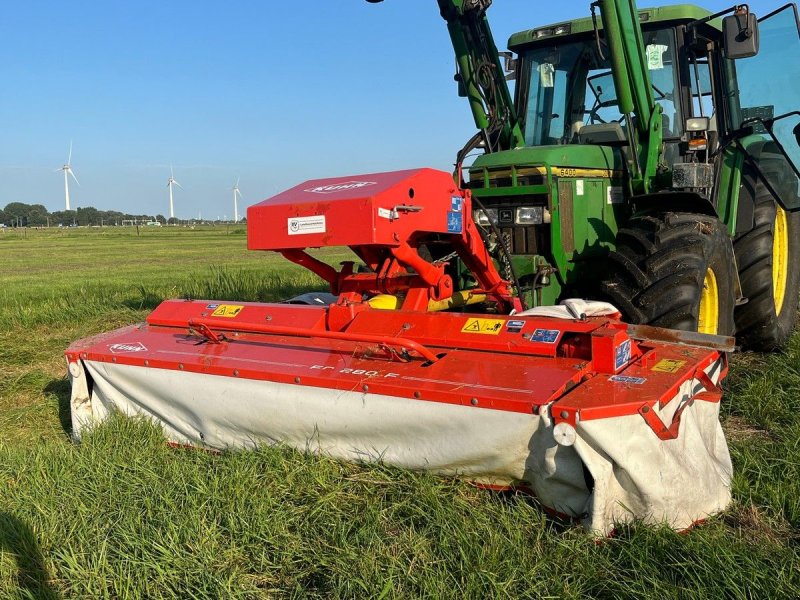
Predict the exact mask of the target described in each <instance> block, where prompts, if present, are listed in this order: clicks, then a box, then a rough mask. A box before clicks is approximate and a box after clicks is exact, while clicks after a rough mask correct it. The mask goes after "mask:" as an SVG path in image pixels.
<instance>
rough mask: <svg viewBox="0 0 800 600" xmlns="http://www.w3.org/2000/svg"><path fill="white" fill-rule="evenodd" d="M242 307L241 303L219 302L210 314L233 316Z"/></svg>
mask: <svg viewBox="0 0 800 600" xmlns="http://www.w3.org/2000/svg"><path fill="white" fill-rule="evenodd" d="M243 308H244V306H242V305H241V304H220V305H219V306H218V307H217V308H216V309H214V312H213V313H211V316H212V317H228V318H230V317H235V316H236V315H238V314H239V313H240V312H242V309H243Z"/></svg>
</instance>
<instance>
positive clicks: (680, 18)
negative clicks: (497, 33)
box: [508, 4, 722, 52]
mask: <svg viewBox="0 0 800 600" xmlns="http://www.w3.org/2000/svg"><path fill="white" fill-rule="evenodd" d="M710 14H711V12H710V11H708V10H706V9H704V8H700V7H699V6H693V5H691V4H679V5H676V6H663V7H660V8H644V9H642V10H640V11H639V21H640V23H642V25H649V24H653V23H659V24H663V25H668V24H672V22H676V23H679V22H689V21H696V20H698V19H702V18H705V17H707V16H708V15H710ZM567 24H569V26H570V33H569V34H562V35H559V36H555V35H545V36H543V37H539V38H537V37H536V32H537V31H540V30H542V29H555V28H556V27H558V26H559V25H567ZM709 24H710V25H711V26H713V27H715V28H716V29H721V27H722V22H721V21H720V20H719V19H717V20H714V21H711V22H710V23H709ZM600 25H601V23H600V20H599V19H598V26H600ZM601 28H602V27H601ZM592 31H594V27H593V26H592V19H591V17H585V18H581V19H576V20H574V21H565V22H562V23H554V24H553V25H542V26H539V27H535V28H533V29H527V30H525V31H520V32H519V33H515V34H514V35H512V36H511V37H510V38H509V40H508V47H509V48H510V49H512V50H514V51H515V52H516V51H518V50H519V48H520V47H521V46H526V45H528V44H531V43H534V42H536V41H538V40H543V39H546V40H549V41H550V43H552V38H553V37H558V38H559V39H560V38H568V37H571V36H575V35H579V34H582V33H589V32H592Z"/></svg>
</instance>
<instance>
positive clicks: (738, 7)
mask: <svg viewBox="0 0 800 600" xmlns="http://www.w3.org/2000/svg"><path fill="white" fill-rule="evenodd" d="M749 12H750V5H748V4H734V5H733V6H731V7H730V8H726V9H725V10H721V11H719V12H718V13H714V14H713V15H709V16H707V17H703V18H702V19H697V20H696V21H692V22H691V23H689V24H688V25H687V26H686V29H694V28H695V27H697V26H698V25H702V24H703V23H708V22H709V21H713V20H714V19H719V18H720V17H723V16H725V15H727V14H728V13H734V14H736V15H742V14H748V13H749Z"/></svg>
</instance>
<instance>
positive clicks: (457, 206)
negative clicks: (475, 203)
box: [450, 196, 464, 212]
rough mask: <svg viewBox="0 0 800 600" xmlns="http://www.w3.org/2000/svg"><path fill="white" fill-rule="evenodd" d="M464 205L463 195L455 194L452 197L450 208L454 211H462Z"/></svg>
mask: <svg viewBox="0 0 800 600" xmlns="http://www.w3.org/2000/svg"><path fill="white" fill-rule="evenodd" d="M463 205H464V199H463V198H462V197H461V196H453V197H451V198H450V210H451V211H453V212H461V207H462V206H463Z"/></svg>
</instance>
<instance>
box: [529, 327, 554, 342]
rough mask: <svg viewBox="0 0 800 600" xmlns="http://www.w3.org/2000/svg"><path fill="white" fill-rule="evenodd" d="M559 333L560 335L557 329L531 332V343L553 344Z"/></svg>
mask: <svg viewBox="0 0 800 600" xmlns="http://www.w3.org/2000/svg"><path fill="white" fill-rule="evenodd" d="M559 333H561V331H559V330H558V329H537V330H536V331H534V332H533V335H532V336H531V341H532V342H541V343H543V344H555V343H556V340H557V339H558V334H559Z"/></svg>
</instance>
